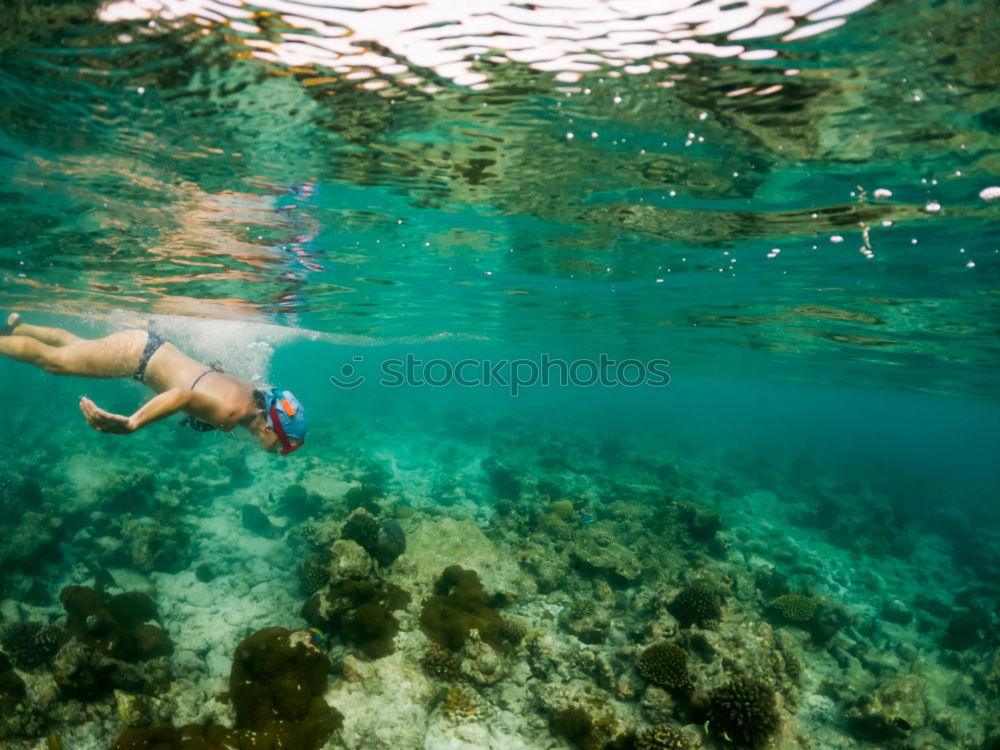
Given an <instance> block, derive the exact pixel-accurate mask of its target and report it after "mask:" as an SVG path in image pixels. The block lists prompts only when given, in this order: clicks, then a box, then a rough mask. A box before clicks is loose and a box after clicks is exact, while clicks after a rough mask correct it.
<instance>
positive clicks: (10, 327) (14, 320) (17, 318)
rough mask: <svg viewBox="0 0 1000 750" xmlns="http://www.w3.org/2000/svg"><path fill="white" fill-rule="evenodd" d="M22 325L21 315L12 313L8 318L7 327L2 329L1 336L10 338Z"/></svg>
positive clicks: (0, 329) (0, 330)
mask: <svg viewBox="0 0 1000 750" xmlns="http://www.w3.org/2000/svg"><path fill="white" fill-rule="evenodd" d="M20 323H21V313H16V312H14V313H11V314H10V315H8V316H7V325H5V326H3V327H2V328H0V336H10V335H11V334H12V333H13V332H14V329H15V328H17V327H18V325H20Z"/></svg>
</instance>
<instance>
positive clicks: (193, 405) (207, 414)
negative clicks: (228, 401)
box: [80, 388, 223, 435]
mask: <svg viewBox="0 0 1000 750" xmlns="http://www.w3.org/2000/svg"><path fill="white" fill-rule="evenodd" d="M80 410H81V411H82V412H83V416H84V417H86V418H87V422H88V423H89V424H90V426H91V427H93V428H94V429H95V430H97V431H98V432H113V433H117V434H119V435H128V434H129V433H132V432H135V431H136V430H139V429H142V428H143V427H145V426H146V425H148V424H152V423H153V422H158V421H159V420H161V419H164V418H166V417H169V416H171V415H172V414H176V413H177V412H179V411H186V412H189V413H193V414H194V415H195V416H196V417H198V418H199V419H203V420H205V421H206V422H213V423H218V422H219V421H221V419H222V418H223V415H222V413H221V412H222V404H221V403H220V402H219V401H218V400H217V399H214V398H212V397H211V396H206V395H205V394H204V393H199V392H197V391H192V390H189V389H187V388H171V389H170V390H168V391H164V392H163V393H160V394H157V395H156V396H154V397H153V398H151V399H150V400H149V401H147V402H146V403H145V404H143V405H142V406H141V407H139V409H138V411H136V412H135V414H133V415H132V416H131V417H126V416H124V415H122V414H112V413H111V412H109V411H106V410H104V409H102V408H101V407H99V406H98V405H97V404H95V403H94V402H93V401H91V400H90V399H89V398H87V397H86V396H82V397H81V398H80Z"/></svg>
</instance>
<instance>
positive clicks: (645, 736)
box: [634, 724, 693, 750]
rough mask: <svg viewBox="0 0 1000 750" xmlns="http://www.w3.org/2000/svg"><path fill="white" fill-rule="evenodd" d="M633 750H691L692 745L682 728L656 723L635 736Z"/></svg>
mask: <svg viewBox="0 0 1000 750" xmlns="http://www.w3.org/2000/svg"><path fill="white" fill-rule="evenodd" d="M634 750H693V745H692V744H691V740H690V739H689V738H688V736H687V735H686V734H684V731H683V730H682V729H679V728H678V727H673V726H670V725H669V724H657V725H656V726H655V727H652V728H650V729H647V730H646V731H645V732H643V733H642V734H640V735H639V737H637V738H636V741H635V749H634Z"/></svg>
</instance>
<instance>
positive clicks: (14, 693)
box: [0, 651, 25, 737]
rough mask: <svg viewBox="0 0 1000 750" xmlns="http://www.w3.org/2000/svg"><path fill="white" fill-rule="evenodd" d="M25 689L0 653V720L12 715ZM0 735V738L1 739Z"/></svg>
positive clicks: (12, 668) (8, 661)
mask: <svg viewBox="0 0 1000 750" xmlns="http://www.w3.org/2000/svg"><path fill="white" fill-rule="evenodd" d="M24 694H25V687H24V680H22V679H21V678H20V677H19V676H18V674H17V672H15V671H14V667H13V665H12V664H11V663H10V660H9V659H8V658H7V656H6V655H5V654H4V653H3V652H2V651H0V718H6V717H10V716H13V715H14V712H15V711H16V710H17V707H18V705H19V704H20V703H21V700H22V699H23V698H24ZM2 736H3V735H2V733H0V737H2Z"/></svg>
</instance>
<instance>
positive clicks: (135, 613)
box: [59, 586, 173, 661]
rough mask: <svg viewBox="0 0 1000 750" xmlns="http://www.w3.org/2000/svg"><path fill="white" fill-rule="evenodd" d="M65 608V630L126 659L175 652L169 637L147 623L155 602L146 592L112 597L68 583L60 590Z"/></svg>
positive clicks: (99, 649) (86, 643)
mask: <svg viewBox="0 0 1000 750" xmlns="http://www.w3.org/2000/svg"><path fill="white" fill-rule="evenodd" d="M59 601H61V602H62V604H63V607H65V608H66V615H67V616H66V631H67V632H68V633H69V634H70V635H71V636H72V637H74V638H76V639H78V640H79V641H80V642H82V643H84V644H85V645H87V646H89V647H91V648H94V649H96V650H98V651H100V652H101V653H103V654H107V655H108V656H112V657H114V658H116V659H122V660H124V661H141V660H144V659H151V658H153V657H155V656H167V655H169V654H171V653H172V652H173V644H172V643H171V642H170V638H168V637H167V634H166V633H165V632H163V630H161V629H160V628H158V627H156V626H155V625H150V624H148V623H149V621H150V620H153V619H155V618H156V605H155V604H153V601H152V600H151V599H150V598H149V597H148V596H146V595H145V594H140V593H137V592H131V593H125V594H119V595H117V596H113V597H111V598H110V599H108V598H106V597H105V596H104V595H103V594H101V593H100V592H98V591H95V590H94V589H92V588H89V587H87V586H67V587H66V588H64V589H63V590H62V591H61V592H60V593H59Z"/></svg>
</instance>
